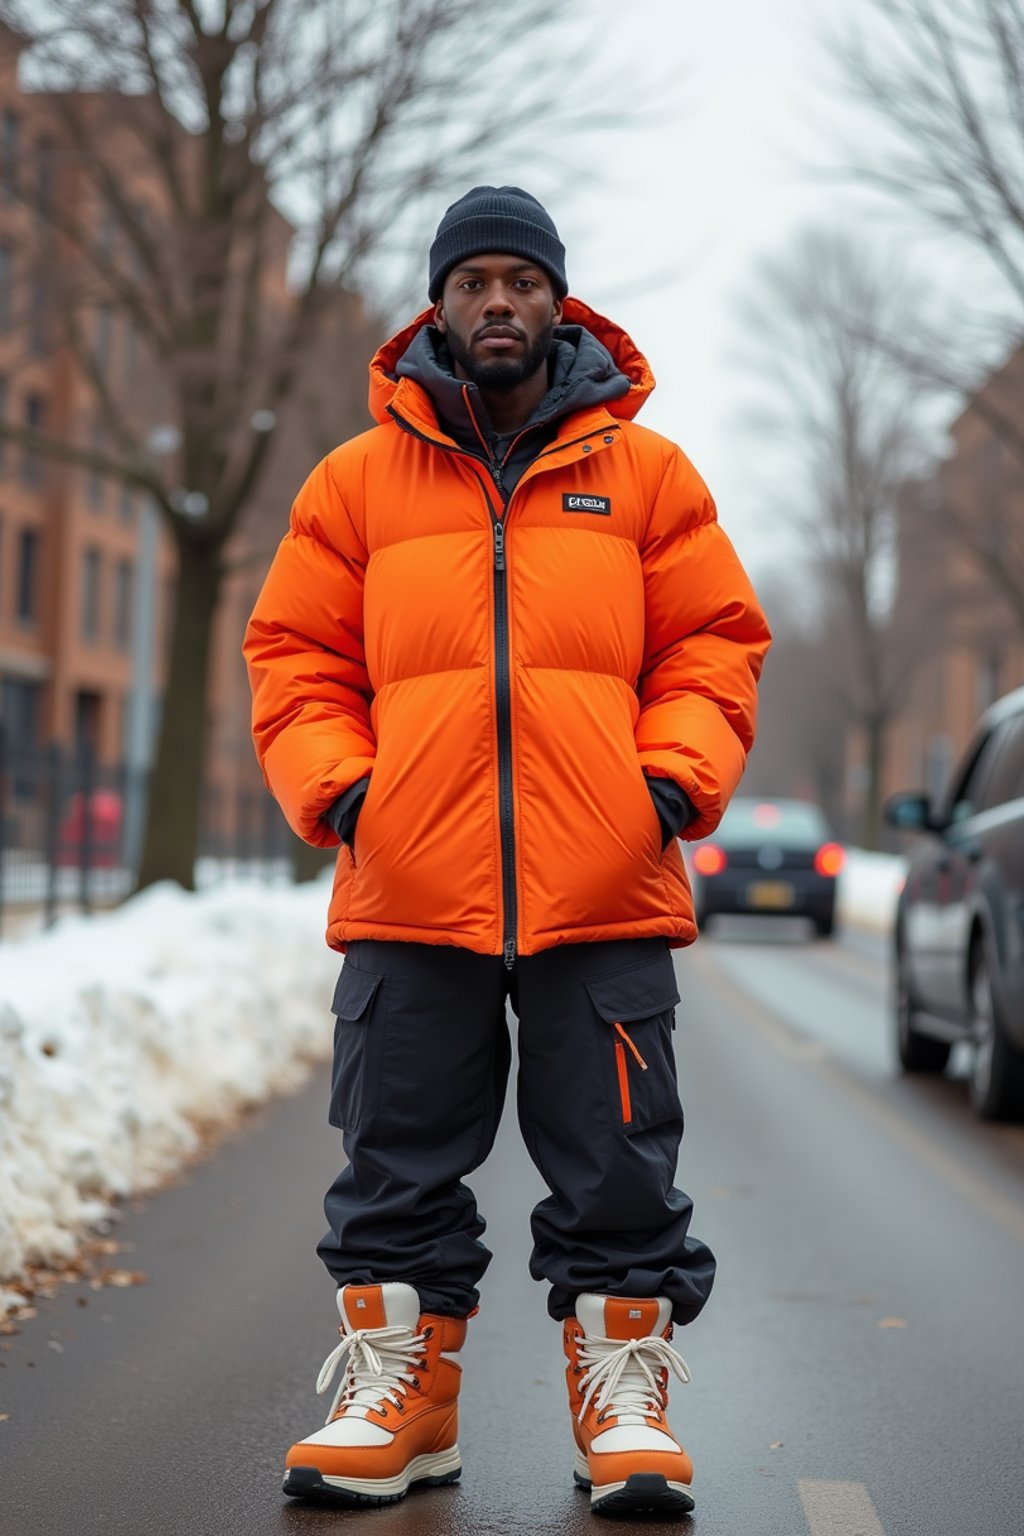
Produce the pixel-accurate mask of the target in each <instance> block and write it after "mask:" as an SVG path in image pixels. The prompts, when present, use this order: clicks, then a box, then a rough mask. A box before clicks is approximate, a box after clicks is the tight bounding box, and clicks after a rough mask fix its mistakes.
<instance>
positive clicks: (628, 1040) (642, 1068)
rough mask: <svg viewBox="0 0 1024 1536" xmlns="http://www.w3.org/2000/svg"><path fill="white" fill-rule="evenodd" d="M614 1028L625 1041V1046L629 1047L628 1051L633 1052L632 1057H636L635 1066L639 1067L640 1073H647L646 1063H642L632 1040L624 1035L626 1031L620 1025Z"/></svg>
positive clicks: (641, 1058)
mask: <svg viewBox="0 0 1024 1536" xmlns="http://www.w3.org/2000/svg"><path fill="white" fill-rule="evenodd" d="M615 1028H616V1029H617V1030H618V1032H619V1034H620V1035H621V1036H622V1038H623V1040H625V1042H626V1044H627V1045H628V1046H629V1048H630V1050H631V1051H632V1052H633V1055H634V1056H635V1057H636V1060H637V1065H638V1066H639V1068H640V1070H641V1072H646V1071H647V1063H646V1061H644V1059H643V1057H642V1056H641V1055H640V1052H639V1051H638V1050H637V1048H636V1046H635V1045H634V1044H633V1042H632V1040H631V1039H630V1038H629V1036H628V1035H627V1034H626V1031H625V1030H624V1029H623V1027H622V1025H621V1024H616V1026H615Z"/></svg>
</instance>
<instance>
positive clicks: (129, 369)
mask: <svg viewBox="0 0 1024 1536" xmlns="http://www.w3.org/2000/svg"><path fill="white" fill-rule="evenodd" d="M138 377H139V333H138V331H137V330H136V329H135V327H134V326H133V325H130V326H129V327H128V334H127V336H126V337H125V344H124V384H125V388H126V389H134V388H135V385H136V383H137V382H138Z"/></svg>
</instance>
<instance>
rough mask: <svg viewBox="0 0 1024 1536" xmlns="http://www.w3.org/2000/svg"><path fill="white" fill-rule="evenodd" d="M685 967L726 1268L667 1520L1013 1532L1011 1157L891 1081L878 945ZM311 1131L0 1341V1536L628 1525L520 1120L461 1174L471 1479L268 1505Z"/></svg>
mask: <svg viewBox="0 0 1024 1536" xmlns="http://www.w3.org/2000/svg"><path fill="white" fill-rule="evenodd" d="M676 962H677V967H678V971H679V977H680V982H681V991H682V994H683V998H684V1003H683V1006H682V1007H681V1008H680V1009H679V1011H678V1012H679V1020H680V1028H679V1030H678V1032H677V1039H678V1052H679V1064H680V1077H681V1081H682V1085H683V1101H684V1104H685V1106H686V1110H687V1135H686V1138H685V1140H684V1143H683V1157H682V1162H681V1166H680V1180H679V1181H680V1183H681V1184H682V1185H683V1186H684V1187H685V1188H687V1189H688V1190H689V1191H690V1192H691V1193H692V1194H693V1196H694V1199H695V1202H696V1218H695V1222H694V1229H695V1231H697V1232H699V1233H700V1235H701V1236H702V1237H704V1238H706V1239H707V1240H708V1241H709V1242H710V1243H711V1244H712V1246H713V1247H714V1249H715V1250H716V1252H717V1254H718V1257H719V1265H720V1269H719V1279H718V1282H717V1285H716V1289H715V1294H714V1296H713V1298H712V1301H711V1303H710V1305H709V1307H708V1308H707V1310H706V1312H705V1314H704V1316H703V1317H702V1318H701V1319H700V1320H699V1321H698V1322H697V1323H696V1324H695V1325H694V1326H693V1327H692V1328H690V1329H688V1330H685V1331H683V1332H680V1333H677V1337H676V1343H677V1345H678V1346H679V1347H680V1348H681V1350H682V1351H683V1353H684V1354H685V1355H686V1358H687V1360H688V1361H689V1364H690V1366H691V1369H692V1371H693V1378H694V1379H693V1383H692V1385H691V1386H690V1387H688V1388H686V1389H682V1388H680V1387H678V1385H676V1386H675V1390H674V1395H673V1399H672V1402H673V1408H672V1414H671V1417H672V1420H673V1423H674V1424H675V1426H676V1427H677V1428H678V1429H679V1431H680V1432H681V1434H682V1437H683V1439H684V1440H685V1441H686V1444H687V1446H688V1448H689V1450H690V1452H691V1454H692V1456H693V1459H694V1462H695V1465H696V1477H695V1484H694V1491H695V1495H696V1498H697V1508H696V1511H695V1513H694V1515H693V1516H692V1517H691V1518H690V1519H689V1520H684V1521H676V1522H673V1524H675V1526H676V1527H677V1528H681V1529H684V1530H688V1531H691V1532H693V1533H695V1536H698V1533H699V1536H883V1533H884V1536H918V1533H921V1536H924V1533H927V1536H947V1533H948V1536H954V1533H955V1536H1020V1533H1021V1531H1022V1530H1024V1513H1022V1511H1024V1499H1022V1495H1021V1486H1020V1482H1021V1480H1020V1467H1021V1461H1022V1450H1024V1129H1021V1128H998V1127H991V1126H985V1127H982V1126H979V1125H977V1124H976V1123H975V1122H974V1121H973V1120H972V1118H971V1116H970V1114H969V1112H968V1109H967V1106H966V1098H965V1094H964V1090H963V1085H962V1083H958V1082H956V1081H949V1080H944V1081H941V1082H925V1083H921V1082H907V1081H905V1080H904V1081H900V1080H897V1079H896V1078H895V1077H894V1076H893V1074H892V1070H891V1066H890V1062H889V1054H888V1047H887V1044H886V1038H885V1030H884V994H885V983H884V972H883V965H882V946H881V944H880V943H879V942H878V941H874V940H870V939H866V938H855V937H852V936H851V937H850V938H849V939H847V940H844V941H843V942H842V943H840V944H835V945H808V944H805V943H804V942H803V941H802V938H801V937H800V935H799V933H798V932H793V931H791V930H790V929H788V928H787V927H786V925H784V924H782V925H780V926H779V928H778V929H773V930H770V931H766V930H747V929H744V928H742V927H738V928H733V929H731V930H729V931H724V930H723V932H722V934H721V936H720V937H718V938H715V939H707V940H704V941H702V942H701V944H700V945H699V946H698V947H697V949H696V950H693V951H689V952H687V953H686V954H683V955H677V956H676ZM328 1022H329V1021H328ZM566 1095H567V1103H568V1102H569V1101H570V1100H571V1084H567V1085H566ZM326 1108H327V1092H326V1073H325V1074H324V1080H323V1081H320V1082H317V1083H316V1084H314V1085H313V1086H311V1087H310V1088H309V1089H308V1090H307V1091H306V1092H304V1093H303V1094H302V1095H300V1096H299V1097H297V1098H295V1099H293V1100H290V1101H287V1102H283V1103H280V1104H278V1105H276V1106H273V1107H272V1108H270V1109H269V1110H267V1111H264V1112H262V1113H261V1114H260V1115H258V1116H256V1117H254V1118H253V1119H252V1120H251V1121H250V1122H249V1123H248V1124H247V1126H246V1128H245V1130H244V1131H243V1132H242V1133H241V1134H240V1135H239V1136H237V1137H236V1138H235V1139H234V1140H233V1141H232V1142H231V1143H229V1144H228V1145H226V1146H225V1147H224V1148H223V1149H222V1150H221V1152H220V1154H219V1155H218V1156H217V1157H216V1159H215V1160H214V1161H212V1162H211V1163H209V1164H208V1165H207V1166H205V1167H202V1168H200V1169H198V1170H196V1171H194V1172H193V1173H192V1174H191V1175H190V1176H189V1179H188V1181H187V1182H186V1183H184V1184H183V1185H181V1186H180V1187H177V1188H173V1189H171V1190H169V1191H167V1192H165V1193H164V1194H162V1195H161V1196H160V1197H159V1198H157V1199H155V1200H154V1201H152V1202H151V1203H150V1204H149V1206H148V1208H146V1209H145V1210H144V1211H142V1212H141V1213H138V1214H131V1215H128V1216H127V1217H126V1219H125V1221H124V1222H123V1224H122V1225H121V1226H120V1227H119V1229H118V1233H117V1235H118V1236H119V1237H120V1238H121V1239H122V1241H124V1242H126V1243H129V1244H131V1245H132V1247H131V1249H130V1251H129V1252H128V1253H127V1254H124V1255H122V1256H121V1257H120V1258H119V1259H118V1260H117V1261H115V1262H118V1263H122V1262H123V1263H124V1264H126V1265H128V1266H130V1267H133V1268H134V1267H137V1268H139V1269H142V1270H144V1271H145V1272H146V1273H147V1274H148V1275H149V1277H150V1278H149V1283H148V1284H147V1285H145V1286H142V1287H138V1288H135V1289H130V1290H121V1291H118V1290H106V1291H103V1292H100V1293H95V1292H91V1291H87V1292H84V1293H83V1292H82V1291H81V1290H79V1291H77V1292H76V1291H75V1290H66V1291H64V1292H63V1293H62V1294H61V1296H60V1297H59V1299H57V1300H54V1301H52V1302H44V1303H41V1304H40V1309H39V1316H38V1317H37V1318H36V1319H34V1320H33V1321H31V1322H29V1323H26V1324H25V1325H24V1329H23V1331H22V1333H21V1334H20V1335H18V1336H16V1337H15V1338H13V1339H11V1340H5V1341H4V1343H6V1344H9V1345H10V1348H8V1349H5V1350H3V1352H0V1360H2V1361H3V1368H2V1369H0V1413H6V1414H8V1415H9V1417H8V1418H7V1419H6V1420H5V1421H2V1422H0V1533H2V1536H100V1533H104V1536H106V1533H111V1536H113V1533H122V1532H123V1533H129V1532H130V1533H133V1536H149V1533H158V1536H235V1533H243V1532H244V1533H246V1536H270V1533H275V1536H282V1533H284V1536H306V1533H310V1536H320V1533H324V1532H328V1531H332V1532H333V1531H341V1530H343V1529H346V1528H353V1529H354V1528H356V1527H358V1529H360V1530H363V1529H367V1530H368V1529H370V1528H373V1529H374V1530H375V1531H378V1532H379V1533H380V1536H393V1533H399V1532H400V1533H403V1536H498V1533H501V1536H504V1533H507V1532H524V1533H536V1536H543V1533H552V1536H554V1533H556V1532H557V1533H561V1536H578V1533H583V1532H603V1531H607V1532H614V1531H616V1530H625V1529H627V1528H629V1529H633V1528H634V1526H629V1527H627V1526H625V1525H624V1524H622V1523H620V1522H612V1521H605V1520H597V1519H595V1518H594V1517H592V1516H591V1515H590V1514H589V1508H588V1503H587V1499H586V1497H585V1496H584V1495H582V1494H579V1493H577V1492H576V1491H575V1490H574V1488H573V1486H572V1479H571V1464H572V1458H571V1453H570V1434H569V1428H568V1423H567V1411H566V1408H565V1404H564V1386H563V1379H562V1356H561V1349H560V1340H559V1332H558V1329H557V1327H556V1325H555V1324H553V1323H551V1322H550V1321H549V1320H548V1319H547V1316H546V1313H545V1310H544V1298H543V1293H542V1290H541V1288H540V1287H539V1286H536V1285H534V1284H533V1283H532V1282H531V1281H530V1280H529V1278H528V1276H527V1274H526V1257H527V1253H528V1243H529V1239H528V1228H527V1218H528V1213H529V1209H530V1206H531V1204H532V1202H533V1201H534V1200H535V1199H536V1198H538V1197H539V1195H540V1193H541V1190H540V1186H539V1184H538V1181H537V1179H536V1176H535V1174H534V1173H533V1171H532V1169H531V1167H530V1165H529V1162H528V1161H527V1159H526V1157H525V1155H524V1153H523V1152H522V1150H521V1147H520V1145H519V1141H518V1135H517V1132H516V1130H515V1125H514V1120H512V1119H511V1118H510V1116H509V1114H508V1110H506V1119H505V1123H504V1126H503V1129H502V1133H501V1136H500V1138H499V1142H498V1145H497V1147H496V1149H495V1152H494V1154H493V1155H492V1157H491V1159H490V1161H489V1163H488V1165H487V1166H486V1167H485V1169H484V1170H483V1171H482V1173H481V1174H480V1175H478V1177H477V1179H476V1187H477V1192H478V1195H479V1197H480V1200H481V1204H482V1207H483V1209H484V1212H485V1214H486V1215H487V1217H488V1220H489V1239H488V1240H489V1242H490V1243H491V1245H492V1246H493V1247H494V1248H495V1250H496V1253H497V1255H498V1257H497V1258H496V1260H495V1262H494V1264H493V1265H492V1267H491V1271H490V1274H489V1275H488V1277H487V1279H486V1280H485V1282H484V1294H483V1304H482V1311H481V1313H480V1315H479V1317H477V1318H476V1319H475V1320H474V1322H473V1324H472V1326H471V1333H470V1341H469V1343H468V1345H467V1348H466V1351H465V1354H464V1356H463V1364H464V1368H465V1381H464V1389H463V1408H462V1433H461V1436H460V1441H461V1445H462V1451H463V1461H464V1465H465V1471H464V1474H463V1480H462V1482H461V1484H459V1485H458V1486H457V1487H455V1488H454V1489H441V1490H435V1491H430V1492H425V1493H421V1494H417V1495H413V1496H411V1497H410V1498H408V1499H407V1500H405V1502H404V1503H402V1504H399V1505H397V1506H393V1507H391V1508H389V1509H384V1510H380V1511H375V1512H372V1513H348V1512H334V1511H325V1510H324V1509H322V1508H318V1507H313V1506H303V1505H300V1504H297V1503H295V1502H292V1501H289V1500H285V1499H283V1498H282V1496H281V1495H280V1492H279V1483H280V1468H281V1460H282V1457H283V1452H284V1450H285V1448H286V1447H287V1445H288V1444H289V1442H290V1441H291V1439H292V1438H294V1437H297V1436H299V1435H302V1434H306V1433H309V1432H310V1431H311V1430H312V1429H313V1428H314V1427H315V1426H316V1425H317V1424H318V1423H319V1422H320V1420H321V1418H322V1412H323V1406H322V1402H321V1400H320V1399H317V1398H316V1397H315V1395H314V1393H313V1383H314V1380H315V1377H316V1372H317V1369H318V1367H319V1365H320V1362H321V1360H322V1359H323V1357H324V1355H325V1354H326V1353H327V1351H328V1350H329V1349H330V1348H331V1347H332V1344H333V1342H334V1338H335V1334H334V1321H333V1300H332V1295H331V1288H330V1285H329V1282H328V1281H327V1279H326V1277H325V1275H324V1274H323V1272H322V1271H321V1269H320V1266H319V1263H318V1261H317V1259H316V1258H315V1256H314V1254H313V1246H314V1244H315V1241H316V1239H317V1237H318V1236H319V1234H320V1230H321V1215H320V1208H319V1200H320V1192H321V1189H322V1188H323V1187H324V1186H325V1185H326V1184H327V1182H328V1181H329V1179H330V1177H331V1176H332V1175H333V1172H334V1159H335V1155H336V1148H335V1133H334V1132H332V1131H331V1130H330V1129H329V1128H328V1127H327V1125H326ZM80 1294H85V1295H87V1296H88V1305H87V1306H85V1307H79V1306H77V1305H76V1296H77V1295H80ZM54 1344H56V1345H59V1346H60V1351H59V1352H58V1350H57V1349H55V1348H53V1347H52V1345H54ZM657 1523H660V1524H664V1523H665V1522H657Z"/></svg>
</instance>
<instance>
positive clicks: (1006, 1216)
mask: <svg viewBox="0 0 1024 1536" xmlns="http://www.w3.org/2000/svg"><path fill="white" fill-rule="evenodd" d="M690 963H691V964H692V965H693V967H694V969H695V970H696V971H697V972H698V973H699V975H700V977H701V980H702V981H703V982H704V984H705V985H706V986H707V987H708V989H709V990H710V991H712V992H717V994H718V996H719V997H720V998H721V999H722V1001H723V1002H726V1003H728V1004H730V1005H731V1006H732V1007H733V1008H734V1009H735V1010H736V1012H737V1013H738V1014H740V1015H741V1017H742V1018H744V1019H745V1020H746V1021H747V1022H748V1023H749V1024H750V1025H752V1027H753V1028H754V1029H756V1030H757V1032H758V1034H759V1035H761V1036H762V1038H763V1039H765V1040H767V1041H768V1043H769V1045H771V1046H773V1047H774V1049H775V1050H777V1051H778V1052H780V1054H781V1055H783V1056H787V1057H789V1058H790V1059H791V1060H797V1061H803V1062H805V1063H806V1065H807V1067H808V1068H809V1069H810V1070H811V1071H812V1072H816V1073H817V1074H818V1075H819V1076H820V1077H822V1078H824V1079H825V1080H826V1081H827V1082H829V1083H831V1084H832V1085H833V1087H836V1088H838V1089H840V1091H841V1092H843V1093H845V1094H846V1096H847V1098H850V1099H852V1100H853V1101H854V1103H855V1104H858V1105H859V1106H860V1108H861V1109H862V1110H863V1111H864V1112H865V1114H867V1115H869V1116H870V1117H871V1118H872V1119H874V1120H875V1121H877V1122H878V1123H879V1124H880V1125H881V1126H883V1127H884V1129H885V1130H886V1131H888V1133H889V1135H890V1136H892V1137H893V1138H894V1140H896V1141H898V1142H900V1143H902V1145H903V1146H904V1147H906V1148H907V1150H908V1151H909V1152H911V1153H912V1154H913V1156H914V1157H916V1158H917V1160H918V1161H919V1162H920V1163H922V1164H923V1166H924V1167H925V1168H927V1169H928V1170H929V1172H930V1173H932V1174H933V1175H934V1176H935V1177H936V1178H939V1179H941V1180H942V1182H943V1183H945V1184H946V1185H948V1186H949V1187H951V1188H953V1189H955V1190H956V1191H957V1193H958V1194H960V1195H962V1196H963V1197H964V1199H965V1200H967V1201H968V1203H969V1204H970V1205H972V1206H973V1207H974V1209H975V1210H976V1211H980V1212H982V1213H983V1214H984V1215H985V1216H987V1217H988V1218H989V1220H990V1221H993V1222H995V1224H996V1225H997V1226H999V1227H1001V1228H1002V1229H1003V1231H1004V1232H1007V1233H1009V1235H1010V1236H1011V1237H1014V1238H1016V1239H1017V1241H1018V1242H1021V1243H1024V1210H1022V1209H1021V1207H1020V1205H1018V1204H1017V1203H1016V1202H1015V1201H1013V1200H1008V1199H1006V1198H1005V1196H1003V1195H1000V1194H999V1193H998V1192H997V1191H995V1190H993V1189H990V1188H989V1187H988V1186H987V1185H986V1184H985V1183H984V1181H983V1180H982V1179H979V1178H975V1176H974V1175H973V1174H972V1173H969V1172H968V1171H967V1170H966V1169H965V1168H963V1167H962V1166H961V1165H960V1164H959V1163H958V1162H957V1160H956V1159H955V1158H954V1157H952V1156H950V1154H949V1153H948V1152H946V1151H945V1149H944V1148H943V1147H942V1146H940V1144H939V1143H938V1141H937V1140H936V1139H935V1138H934V1137H933V1136H931V1135H929V1134H928V1133H927V1132H926V1131H921V1130H919V1129H918V1128H917V1127H916V1126H913V1125H911V1124H910V1123H909V1122H908V1121H906V1120H904V1119H903V1118H902V1116H900V1115H898V1114H896V1113H894V1112H893V1110H891V1109H890V1108H889V1107H888V1105H887V1104H885V1103H883V1101H882V1100H881V1099H880V1098H878V1097H877V1096H876V1095H875V1094H874V1093H872V1092H871V1090H870V1089H869V1088H866V1087H864V1086H863V1085H862V1084H861V1083H859V1082H856V1081H855V1080H854V1079H853V1078H852V1077H851V1076H849V1074H848V1073H847V1072H845V1071H844V1070H843V1068H842V1067H841V1066H839V1065H838V1064H837V1063H836V1062H835V1061H833V1060H830V1059H829V1057H828V1053H827V1050H826V1048H825V1046H824V1044H823V1043H822V1042H819V1041H816V1040H808V1039H807V1038H806V1036H803V1035H801V1034H799V1032H798V1031H796V1030H794V1029H793V1028H792V1027H791V1026H790V1025H789V1024H787V1023H786V1021H785V1020H784V1019H783V1018H781V1017H779V1016H778V1015H776V1014H774V1013H771V1012H770V1011H769V1010H768V1009H767V1008H765V1007H764V1006H763V1005H762V1004H761V1003H759V1002H757V1001H756V1000H755V999H754V998H752V997H751V996H750V994H749V993H748V992H746V991H744V989H743V987H741V986H740V985H739V983H738V982H736V981H734V980H733V979H732V978H731V977H730V976H726V975H724V974H723V973H722V972H721V971H720V970H718V969H717V968H716V967H715V965H714V962H713V961H711V960H710V959H709V958H708V957H706V956H701V955H697V956H695V957H694V959H693V960H691V962H690Z"/></svg>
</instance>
